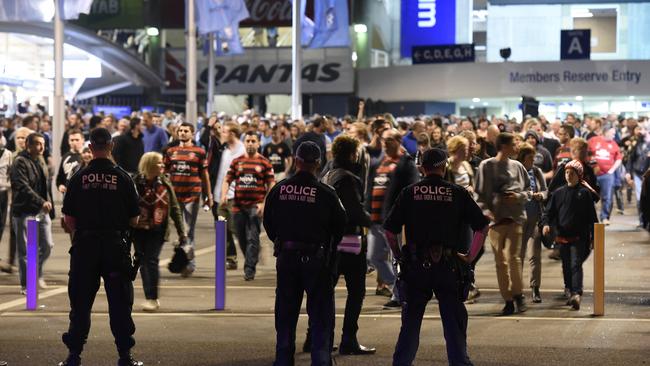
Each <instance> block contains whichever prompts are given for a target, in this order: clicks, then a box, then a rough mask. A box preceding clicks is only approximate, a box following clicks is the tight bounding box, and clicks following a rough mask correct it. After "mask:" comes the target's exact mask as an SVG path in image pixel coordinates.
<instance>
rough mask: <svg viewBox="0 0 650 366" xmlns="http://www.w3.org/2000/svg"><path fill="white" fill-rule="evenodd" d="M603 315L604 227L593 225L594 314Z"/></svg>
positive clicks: (602, 225)
mask: <svg viewBox="0 0 650 366" xmlns="http://www.w3.org/2000/svg"><path fill="white" fill-rule="evenodd" d="M593 315H595V316H603V315H605V225H604V224H594V314H593Z"/></svg>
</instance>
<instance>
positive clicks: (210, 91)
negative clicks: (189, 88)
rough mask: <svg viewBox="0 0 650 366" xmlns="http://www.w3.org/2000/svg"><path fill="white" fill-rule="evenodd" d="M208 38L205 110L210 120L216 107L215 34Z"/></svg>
mask: <svg viewBox="0 0 650 366" xmlns="http://www.w3.org/2000/svg"><path fill="white" fill-rule="evenodd" d="M208 37H209V38H208V42H209V43H210V45H209V46H208V102H207V106H206V109H205V110H206V111H207V113H208V118H209V116H210V115H211V114H212V107H213V105H214V104H213V103H214V77H215V75H214V61H215V60H214V33H210V35H209V36H208Z"/></svg>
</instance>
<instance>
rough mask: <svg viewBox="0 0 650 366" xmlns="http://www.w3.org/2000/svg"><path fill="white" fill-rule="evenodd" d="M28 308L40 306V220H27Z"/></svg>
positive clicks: (33, 308)
mask: <svg viewBox="0 0 650 366" xmlns="http://www.w3.org/2000/svg"><path fill="white" fill-rule="evenodd" d="M26 274H27V283H26V285H27V288H26V290H27V301H26V308H27V310H36V308H37V307H38V221H36V220H34V219H29V220H27V273H26Z"/></svg>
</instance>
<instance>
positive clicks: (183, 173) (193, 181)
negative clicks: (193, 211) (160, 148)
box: [163, 146, 208, 203]
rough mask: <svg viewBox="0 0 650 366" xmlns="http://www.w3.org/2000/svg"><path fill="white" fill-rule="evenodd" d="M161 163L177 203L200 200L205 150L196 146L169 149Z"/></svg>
mask: <svg viewBox="0 0 650 366" xmlns="http://www.w3.org/2000/svg"><path fill="white" fill-rule="evenodd" d="M163 162H164V163H165V172H166V173H167V174H169V180H171V182H172V186H173V187H174V193H176V198H178V202H181V203H187V202H193V201H196V200H198V199H200V198H201V184H202V183H201V174H202V173H203V170H204V169H207V167H208V161H207V159H206V153H205V150H203V149H202V148H200V147H198V146H174V147H170V148H169V149H167V152H166V153H165V157H164V159H163Z"/></svg>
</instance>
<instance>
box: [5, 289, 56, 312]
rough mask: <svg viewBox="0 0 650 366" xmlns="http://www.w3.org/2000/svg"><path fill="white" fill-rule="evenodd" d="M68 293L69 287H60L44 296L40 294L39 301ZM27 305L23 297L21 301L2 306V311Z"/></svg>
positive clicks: (9, 302) (44, 293) (6, 303)
mask: <svg viewBox="0 0 650 366" xmlns="http://www.w3.org/2000/svg"><path fill="white" fill-rule="evenodd" d="M66 292H68V288H67V287H59V288H56V289H54V290H50V291H46V292H43V293H42V294H39V295H38V299H39V300H42V299H47V298H48V297H52V296H56V295H59V294H62V293H66ZM25 304H26V299H25V298H24V297H21V298H20V299H17V300H13V301H8V302H5V303H2V304H0V311H5V310H7V309H11V308H13V307H16V306H21V305H22V306H25Z"/></svg>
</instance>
